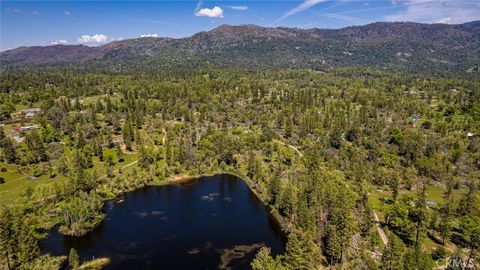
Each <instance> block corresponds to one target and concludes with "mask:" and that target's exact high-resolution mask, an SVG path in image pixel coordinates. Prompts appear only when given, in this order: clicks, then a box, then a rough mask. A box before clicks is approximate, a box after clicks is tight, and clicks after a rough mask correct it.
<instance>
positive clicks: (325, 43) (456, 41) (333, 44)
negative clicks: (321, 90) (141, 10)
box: [0, 21, 480, 74]
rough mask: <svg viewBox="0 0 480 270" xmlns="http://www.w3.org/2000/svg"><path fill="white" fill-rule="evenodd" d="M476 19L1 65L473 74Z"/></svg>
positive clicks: (62, 51)
mask: <svg viewBox="0 0 480 270" xmlns="http://www.w3.org/2000/svg"><path fill="white" fill-rule="evenodd" d="M479 55H480V22H479V21H475V22H470V23H465V24H460V25H447V24H420V23H373V24H369V25H365V26H352V27H347V28H342V29H307V30H304V29H297V28H282V27H280V28H265V27H260V26H255V25H241V26H230V25H222V26H220V27H218V28H215V29H213V30H211V31H208V32H200V33H197V34H195V35H193V36H191V37H187V38H180V39H172V38H153V37H146V38H138V39H130V40H123V41H114V42H111V43H109V44H106V45H103V46H100V47H87V46H84V45H55V46H47V47H39V46H34V47H20V48H17V49H13V50H9V51H6V52H2V53H1V54H0V60H1V63H2V67H9V66H10V67H11V66H16V67H25V66H29V65H37V66H38V65H41V66H44V67H45V66H52V65H54V66H65V65H67V66H72V67H75V68H81V67H83V68H86V69H89V70H91V69H92V68H98V69H100V70H109V71H115V72H124V71H139V70H142V71H158V72H162V71H165V70H171V69H175V70H182V69H189V70H193V69H195V68H204V69H205V68H227V69H232V68H233V69H247V70H248V69H252V68H255V69H256V68H299V67H300V68H311V69H314V70H327V69H329V68H332V67H351V66H356V67H375V68H381V69H388V70H392V71H394V70H404V71H412V72H442V73H452V72H454V73H462V74H465V73H474V74H478V72H479V69H478V65H479V62H480V58H479Z"/></svg>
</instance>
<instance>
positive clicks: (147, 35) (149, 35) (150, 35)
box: [140, 34, 158, 38]
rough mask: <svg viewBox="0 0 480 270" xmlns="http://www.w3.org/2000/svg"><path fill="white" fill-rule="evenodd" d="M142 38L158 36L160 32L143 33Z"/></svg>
mask: <svg viewBox="0 0 480 270" xmlns="http://www.w3.org/2000/svg"><path fill="white" fill-rule="evenodd" d="M140 37H141V38H144V37H153V38H158V34H143V35H140Z"/></svg>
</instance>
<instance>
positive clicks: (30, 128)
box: [20, 125, 38, 132]
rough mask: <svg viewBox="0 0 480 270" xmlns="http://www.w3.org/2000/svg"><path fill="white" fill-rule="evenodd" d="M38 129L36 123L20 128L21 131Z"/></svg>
mask: <svg viewBox="0 0 480 270" xmlns="http://www.w3.org/2000/svg"><path fill="white" fill-rule="evenodd" d="M35 129H38V125H31V126H24V127H21V128H20V131H21V132H24V131H29V130H35Z"/></svg>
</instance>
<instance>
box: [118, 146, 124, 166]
mask: <svg viewBox="0 0 480 270" xmlns="http://www.w3.org/2000/svg"><path fill="white" fill-rule="evenodd" d="M116 152H117V158H118V162H124V161H125V155H124V154H123V151H122V148H121V147H120V144H117V146H116Z"/></svg>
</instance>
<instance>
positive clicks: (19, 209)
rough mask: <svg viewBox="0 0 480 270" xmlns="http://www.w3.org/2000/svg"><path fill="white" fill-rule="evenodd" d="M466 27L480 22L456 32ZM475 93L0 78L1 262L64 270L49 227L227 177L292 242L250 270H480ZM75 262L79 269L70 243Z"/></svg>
mask: <svg viewBox="0 0 480 270" xmlns="http://www.w3.org/2000/svg"><path fill="white" fill-rule="evenodd" d="M379 26H383V27H384V29H385V30H382V31H381V32H384V31H387V30H388V31H396V30H395V29H391V28H390V27H394V26H395V25H389V24H379V25H370V26H368V27H366V28H347V29H343V30H341V32H342V33H343V35H345V36H347V37H346V38H348V36H350V35H352V36H356V38H360V37H361V35H360V34H358V33H357V32H356V31H357V30H358V31H360V30H359V29H364V30H365V31H367V30H366V29H370V30H368V33H369V34H368V37H364V38H365V39H366V40H368V39H373V40H375V38H374V37H375V33H376V32H375V30H372V29H377V28H378V27H379ZM404 26H409V24H400V25H398V27H404ZM411 27H414V28H415V27H416V26H415V25H411ZM418 27H427V26H418ZM431 27H437V28H440V29H443V28H444V27H446V26H440V25H438V26H431ZM449 27H450V26H449ZM464 27H473V28H475V27H478V23H472V24H470V25H468V24H467V25H463V26H452V28H451V29H453V30H449V31H454V30H455V29H457V28H460V29H461V28H464ZM229 29H235V30H234V31H237V30H239V29H243V30H244V31H246V32H247V33H252V30H250V28H249V27H241V28H230V27H223V28H220V29H216V30H214V31H213V32H210V33H202V34H199V35H197V36H194V37H192V39H205V38H206V37H209V36H210V35H214V36H216V35H218V33H216V32H215V31H220V32H221V33H222V35H227V36H230V35H233V36H235V37H238V35H236V34H234V33H232V34H229V31H230V30H229ZM253 29H257V28H256V27H253ZM243 30H242V31H243ZM257 30H258V31H260V33H259V34H258V33H256V32H253V34H255V36H257V35H262V33H263V32H262V31H266V32H268V33H271V32H272V33H277V32H278V33H279V35H281V36H282V37H283V36H286V35H297V30H288V29H276V30H271V29H257ZM232 31H233V30H232ZM307 32H308V31H302V33H307ZM311 32H312V33H315V32H316V30H312V31H311ZM312 33H310V34H309V35H311V34H312ZM320 33H323V32H320ZM327 33H330V32H328V31H327V32H325V33H323V34H322V35H327ZM442 33H443V32H442ZM332 34H333V33H332ZM269 35H273V34H269ZM319 35H320V34H319ZM466 35H468V34H466ZM205 36H206V37H205ZM272 38H274V37H272ZM465 38H466V39H468V38H467V37H465ZM476 38H477V39H478V36H476ZM221 40H224V39H223V38H222V39H221ZM432 40H435V38H434V37H432ZM148 41H149V42H150V41H151V42H152V43H155V44H156V42H154V40H153V39H152V40H150V39H149V40H148ZM435 41H436V40H435ZM447 41H448V42H450V41H451V42H454V41H452V40H450V39H448V40H447ZM447 41H445V42H447ZM128 42H133V43H136V42H135V41H128ZM145 42H146V41H145ZM165 42H166V43H168V42H171V41H165ZM215 42H216V41H215V40H210V41H209V44H216V43H215ZM263 42H265V43H263ZM269 42H270V41H262V42H260V44H267V43H269ZM302 42H306V41H304V40H303V41H302ZM362 42H364V41H358V42H357V43H355V44H361V43H362ZM365 42H367V41H365ZM369 42H370V41H369ZM408 42H411V41H408ZM438 42H439V43H441V42H442V41H441V40H438ZM194 43H195V44H199V45H198V46H200V47H201V43H199V42H197V41H195V42H194ZM236 44H238V43H236ZM257 45H258V44H257ZM474 45H475V46H476V49H477V50H478V43H476V44H474ZM112 46H113V45H112ZM152 46H153V45H152ZM219 46H220V45H219ZM223 46H224V45H221V46H220V47H223ZM246 46H250V45H246ZM279 46H280V45H279ZM351 46H354V45H353V44H352V45H351ZM355 46H356V45H355ZM439 46H440V45H439ZM455 46H456V45H455ZM227 47H228V46H227ZM129 48H131V47H129ZM209 48H212V50H213V48H215V46H213V47H209ZM232 48H233V49H228V50H227V51H229V52H234V51H235V49H234V48H235V46H233V47H232ZM425 48H426V50H428V47H425ZM178 49H180V48H178ZM199 50H200V48H199ZM351 51H353V50H351ZM372 51H375V50H374V49H372ZM460 51H465V50H459V53H460ZM183 52H186V50H185V51H183ZM224 52H225V51H224ZM352 53H353V54H354V55H355V54H356V52H352ZM6 54H9V55H11V54H12V52H7V53H5V54H2V58H3V57H5V55H6ZM109 55H110V56H111V57H113V58H115V57H114V55H112V54H109ZM169 55H170V56H169V57H172V54H169ZM104 57H105V58H103V60H102V61H105V59H106V57H107V56H104ZM156 57H159V56H156ZM241 57H243V56H241ZM348 57H349V56H348V55H345V58H348ZM393 57H394V58H395V57H397V56H393ZM402 57H403V56H402ZM452 57H453V58H452V60H453V59H454V58H455V57H454V56H452ZM476 57H477V58H478V54H477V55H476ZM412 58H418V57H416V56H412ZM477 58H474V59H477ZM259 59H260V60H259V61H260V62H261V59H262V58H261V57H260V58H259ZM284 59H288V57H284ZM457 60H458V61H459V62H458V65H466V64H467V63H464V62H462V63H460V59H457ZM112 61H113V60H112ZM115 61H116V60H115ZM475 61H476V60H475ZM387 63H391V62H388V61H387ZM406 63H409V62H406ZM465 67H466V66H465ZM479 88H480V79H478V78H468V79H463V78H461V77H460V78H456V77H450V76H446V77H444V78H440V77H432V76H428V75H409V74H404V73H399V72H395V73H393V72H385V71H379V70H373V69H358V68H345V69H332V70H329V71H327V72H318V71H312V70H302V69H298V70H277V71H272V70H270V71H268V70H259V71H255V72H240V71H236V72H232V71H225V70H223V71H222V70H203V71H196V72H189V71H184V72H175V73H174V72H168V73H166V72H165V73H146V74H141V73H140V72H135V73H128V72H125V73H123V74H115V73H108V72H105V73H95V72H88V71H78V70H76V71H72V70H69V69H57V70H55V69H43V70H40V69H22V70H4V71H2V73H1V75H0V90H1V91H0V101H1V102H0V104H1V105H0V118H1V119H0V120H1V121H2V123H3V124H2V126H1V127H0V130H1V132H0V146H1V148H0V153H1V155H0V158H1V162H0V168H1V172H0V176H1V178H0V180H1V182H0V203H1V204H2V205H3V206H2V207H1V211H0V245H1V247H2V248H1V249H0V268H2V267H3V268H5V269H14V268H19V269H56V268H58V267H59V265H60V264H61V261H62V260H65V257H52V256H50V255H47V254H41V253H40V252H39V250H40V247H39V239H41V238H42V237H43V235H42V232H43V230H44V229H46V228H51V227H53V226H54V225H55V224H58V225H59V229H60V231H61V232H62V233H64V234H67V235H82V234H85V233H87V232H88V231H89V230H91V229H92V228H94V227H95V226H96V225H98V223H99V222H101V220H102V219H103V218H104V217H103V214H102V211H101V209H102V205H103V201H104V200H107V199H112V198H115V197H116V196H118V195H119V194H121V193H122V192H125V191H129V190H132V189H135V188H138V187H142V186H145V185H152V184H165V183H169V182H172V181H175V180H176V179H180V178H183V177H185V176H196V175H206V174H213V173H219V172H229V173H233V174H236V175H239V176H241V177H242V178H243V179H245V181H246V182H247V184H248V185H249V186H250V187H251V189H252V190H253V191H254V192H255V193H256V194H257V195H258V196H259V198H260V199H261V200H262V201H263V202H264V203H265V204H266V205H268V206H269V208H270V210H271V213H272V214H273V215H274V216H275V218H276V219H277V220H278V221H279V222H280V224H281V225H282V228H283V230H284V231H285V232H287V233H288V242H287V246H286V253H285V254H284V255H281V256H277V257H275V258H273V257H272V256H270V255H269V250H268V248H262V249H260V250H259V252H258V254H257V257H256V259H255V260H254V261H253V262H252V267H253V269H321V268H327V269H339V268H342V269H432V268H433V267H435V266H437V265H438V263H440V265H444V264H445V261H446V260H447V259H448V260H450V261H452V260H454V261H456V262H462V263H463V264H464V265H467V266H473V267H475V266H478V265H479V261H478V260H479V256H478V251H479V248H480V246H479V243H480V239H479V236H480V212H479V210H480V198H479V184H480V182H479V178H480V174H479V171H480V137H479V135H480V92H479ZM65 255H68V254H65ZM69 259H70V266H71V267H72V268H73V269H77V268H76V267H78V265H79V264H81V263H82V262H79V261H78V255H76V252H75V250H72V252H71V254H70V258H69ZM472 269H473V268H472Z"/></svg>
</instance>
